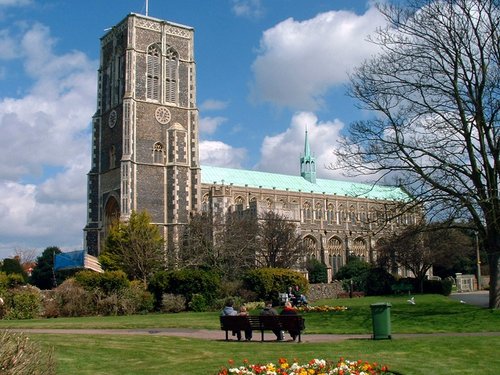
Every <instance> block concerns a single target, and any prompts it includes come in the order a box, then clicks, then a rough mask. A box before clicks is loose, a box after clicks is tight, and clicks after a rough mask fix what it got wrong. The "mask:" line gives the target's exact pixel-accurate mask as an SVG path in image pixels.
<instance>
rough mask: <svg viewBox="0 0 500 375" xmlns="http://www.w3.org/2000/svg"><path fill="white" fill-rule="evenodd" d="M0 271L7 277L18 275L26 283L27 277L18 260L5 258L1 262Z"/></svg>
mask: <svg viewBox="0 0 500 375" xmlns="http://www.w3.org/2000/svg"><path fill="white" fill-rule="evenodd" d="M0 271H2V272H5V273H6V274H7V275H11V274H18V275H21V276H22V277H23V279H24V281H25V282H26V280H28V275H27V274H26V271H25V270H24V269H23V266H22V265H21V263H20V262H19V259H18V258H6V259H4V260H3V263H2V267H0Z"/></svg>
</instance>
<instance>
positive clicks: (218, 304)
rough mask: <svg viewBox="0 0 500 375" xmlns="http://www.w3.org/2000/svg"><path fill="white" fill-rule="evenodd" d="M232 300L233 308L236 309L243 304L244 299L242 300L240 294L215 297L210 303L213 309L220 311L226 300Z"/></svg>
mask: <svg viewBox="0 0 500 375" xmlns="http://www.w3.org/2000/svg"><path fill="white" fill-rule="evenodd" d="M229 299H230V300H232V301H233V305H234V308H235V309H236V310H237V309H238V307H239V306H243V305H245V301H244V300H243V298H242V297H240V296H230V295H229V296H225V297H223V298H217V299H216V300H215V301H214V302H213V303H212V306H211V307H212V309H213V310H215V311H221V310H222V309H223V308H224V307H225V306H226V303H227V301H228V300H229Z"/></svg>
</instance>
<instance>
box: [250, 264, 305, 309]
mask: <svg viewBox="0 0 500 375" xmlns="http://www.w3.org/2000/svg"><path fill="white" fill-rule="evenodd" d="M243 284H244V286H245V287H246V288H247V289H249V290H251V291H253V292H255V293H256V294H257V298H259V299H262V300H264V301H267V300H271V301H273V302H274V303H275V304H278V293H283V292H285V291H287V290H288V287H289V286H292V285H298V286H299V288H300V290H302V293H303V294H306V293H307V289H308V283H307V279H306V278H305V277H304V276H302V274H300V273H299V272H296V271H292V270H289V269H283V268H258V269H254V270H251V271H248V272H247V273H246V274H245V275H244V277H243Z"/></svg>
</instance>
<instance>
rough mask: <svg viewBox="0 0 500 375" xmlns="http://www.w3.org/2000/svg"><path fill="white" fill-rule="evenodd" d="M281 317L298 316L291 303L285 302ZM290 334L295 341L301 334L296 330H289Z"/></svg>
mask: <svg viewBox="0 0 500 375" xmlns="http://www.w3.org/2000/svg"><path fill="white" fill-rule="evenodd" d="M280 315H298V314H297V311H296V310H295V309H294V308H293V306H292V304H291V303H290V302H289V301H286V302H285V307H284V308H283V310H281V313H280ZM288 333H289V334H290V336H292V339H293V341H295V339H296V338H297V336H298V335H299V333H300V332H298V331H295V330H289V331H288Z"/></svg>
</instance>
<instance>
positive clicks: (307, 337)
mask: <svg viewBox="0 0 500 375" xmlns="http://www.w3.org/2000/svg"><path fill="white" fill-rule="evenodd" d="M9 331H10V332H24V333H26V334H30V333H38V334H70V335H80V334H81V335H152V336H174V337H188V338H198V339H205V340H216V341H224V339H225V333H224V332H223V331H217V330H207V329H188V328H185V329H181V328H159V329H10V330H9ZM449 336H500V332H470V333H453V332H452V333H415V334H404V333H398V334H393V335H392V338H393V339H398V338H428V337H449ZM287 337H288V335H286V334H285V341H292V340H291V338H289V337H288V339H287ZM264 338H265V341H269V342H271V341H276V340H275V339H274V335H273V333H271V332H266V333H265V335H264ZM371 338H372V336H371V334H363V335H334V334H303V335H302V342H335V341H343V340H371ZM234 341H236V340H234ZM252 342H260V333H258V336H254V339H253V341H252Z"/></svg>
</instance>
